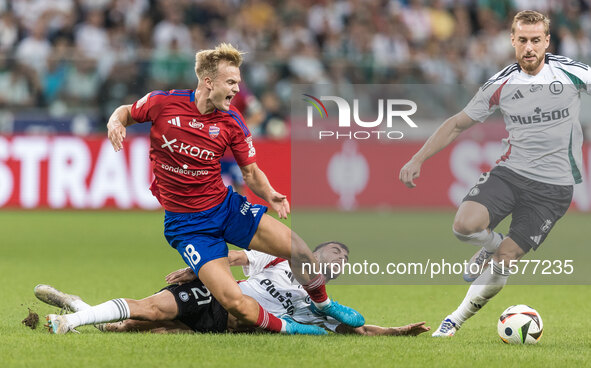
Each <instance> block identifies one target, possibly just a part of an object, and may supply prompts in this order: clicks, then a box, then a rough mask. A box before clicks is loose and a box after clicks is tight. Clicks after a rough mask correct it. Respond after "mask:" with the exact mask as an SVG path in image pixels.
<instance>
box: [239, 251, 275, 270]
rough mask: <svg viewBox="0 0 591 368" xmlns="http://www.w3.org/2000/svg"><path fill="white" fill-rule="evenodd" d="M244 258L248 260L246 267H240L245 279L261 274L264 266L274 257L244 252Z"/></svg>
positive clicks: (255, 252) (261, 253)
mask: <svg viewBox="0 0 591 368" xmlns="http://www.w3.org/2000/svg"><path fill="white" fill-rule="evenodd" d="M244 252H245V253H246V257H247V258H248V265H246V266H242V272H244V275H245V276H246V277H250V276H252V275H256V274H257V273H259V272H261V271H262V270H263V269H264V268H265V266H266V265H268V264H269V263H270V262H272V261H273V260H274V259H275V258H277V257H275V256H271V255H268V254H267V253H263V252H259V251H256V250H245V251H244Z"/></svg>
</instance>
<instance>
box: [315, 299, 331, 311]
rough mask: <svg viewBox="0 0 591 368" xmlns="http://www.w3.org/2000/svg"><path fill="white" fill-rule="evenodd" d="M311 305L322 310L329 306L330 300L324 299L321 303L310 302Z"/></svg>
mask: <svg viewBox="0 0 591 368" xmlns="http://www.w3.org/2000/svg"><path fill="white" fill-rule="evenodd" d="M312 303H314V305H315V306H316V308H318V309H322V308H324V307H326V306H327V305H330V303H331V301H330V298H326V300H325V301H323V302H320V303H316V302H315V301H312Z"/></svg>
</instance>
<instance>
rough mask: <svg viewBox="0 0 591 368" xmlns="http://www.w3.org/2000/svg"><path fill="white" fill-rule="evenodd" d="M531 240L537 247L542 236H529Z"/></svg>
mask: <svg viewBox="0 0 591 368" xmlns="http://www.w3.org/2000/svg"><path fill="white" fill-rule="evenodd" d="M529 238H530V239H531V240H533V241H534V243H536V244H537V245H540V241H541V240H542V235H536V236H530V237H529Z"/></svg>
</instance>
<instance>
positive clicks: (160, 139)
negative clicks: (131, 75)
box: [131, 90, 256, 212]
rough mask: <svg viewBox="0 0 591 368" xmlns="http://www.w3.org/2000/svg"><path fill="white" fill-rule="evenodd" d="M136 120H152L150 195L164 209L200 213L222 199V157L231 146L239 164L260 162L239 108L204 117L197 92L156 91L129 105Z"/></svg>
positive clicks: (224, 190)
mask: <svg viewBox="0 0 591 368" xmlns="http://www.w3.org/2000/svg"><path fill="white" fill-rule="evenodd" d="M131 117H132V118H133V120H135V121H137V122H139V123H143V122H146V121H151V122H152V128H151V129H150V161H151V162H152V167H153V170H154V176H155V180H154V182H153V183H152V187H151V188H150V189H151V190H152V193H153V194H154V196H156V198H158V201H160V203H161V204H162V206H163V207H164V209H165V210H167V211H172V212H198V211H204V210H207V209H209V208H212V207H214V206H216V205H218V204H220V203H222V202H223V200H224V198H225V196H226V193H227V190H228V189H227V188H226V187H225V186H224V183H223V181H222V177H221V166H220V159H221V158H222V156H223V155H224V152H225V151H226V148H227V147H230V149H231V150H232V153H233V154H234V158H235V159H236V162H238V165H240V166H246V165H249V164H252V163H254V162H256V151H255V149H254V146H253V143H252V137H251V135H250V131H249V130H248V128H247V127H246V124H244V119H243V117H242V115H241V114H240V112H238V110H237V109H236V108H235V107H234V106H232V105H231V106H230V110H228V111H220V110H217V109H216V110H215V111H214V112H212V113H210V114H206V115H202V114H201V113H199V110H198V109H197V106H196V105H195V91H193V90H171V91H168V92H165V91H153V92H150V93H148V94H147V95H145V96H144V97H142V98H141V99H140V100H138V101H137V102H136V103H134V104H133V106H132V107H131Z"/></svg>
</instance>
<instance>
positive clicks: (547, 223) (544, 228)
mask: <svg viewBox="0 0 591 368" xmlns="http://www.w3.org/2000/svg"><path fill="white" fill-rule="evenodd" d="M551 228H552V221H550V220H546V221H544V223H543V224H542V226H540V230H542V232H544V233H547V232H548V231H550V229H551Z"/></svg>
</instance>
